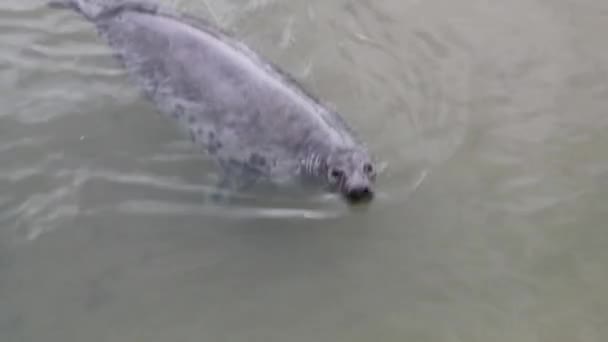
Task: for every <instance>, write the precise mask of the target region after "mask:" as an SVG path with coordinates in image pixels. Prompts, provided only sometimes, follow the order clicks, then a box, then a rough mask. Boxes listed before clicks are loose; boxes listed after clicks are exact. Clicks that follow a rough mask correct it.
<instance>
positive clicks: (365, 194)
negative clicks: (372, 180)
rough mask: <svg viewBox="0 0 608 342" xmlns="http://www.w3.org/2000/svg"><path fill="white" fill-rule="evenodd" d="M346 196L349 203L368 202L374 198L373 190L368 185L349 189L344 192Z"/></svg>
mask: <svg viewBox="0 0 608 342" xmlns="http://www.w3.org/2000/svg"><path fill="white" fill-rule="evenodd" d="M346 198H347V199H348V200H349V201H350V202H351V203H360V202H369V201H370V200H372V198H374V192H373V191H372V189H371V188H370V187H369V186H366V185H365V186H358V187H356V188H353V189H350V190H349V191H348V192H347V193H346Z"/></svg>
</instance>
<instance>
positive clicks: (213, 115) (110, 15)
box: [52, 0, 374, 194]
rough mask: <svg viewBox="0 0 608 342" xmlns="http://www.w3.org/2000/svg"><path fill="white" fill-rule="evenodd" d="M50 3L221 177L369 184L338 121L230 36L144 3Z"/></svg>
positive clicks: (366, 159)
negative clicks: (111, 57) (82, 24)
mask: <svg viewBox="0 0 608 342" xmlns="http://www.w3.org/2000/svg"><path fill="white" fill-rule="evenodd" d="M52 5H53V6H54V7H69V8H73V9H75V10H76V11H78V12H80V13H81V14H82V15H83V16H85V17H86V18H87V19H89V20H90V21H91V22H93V23H94V24H95V26H96V28H97V31H98V32H99V34H100V36H101V37H103V38H104V40H105V41H106V42H107V43H108V44H109V45H110V46H111V47H112V48H113V50H114V51H115V54H116V56H117V58H118V59H119V60H120V61H121V62H122V63H123V64H124V66H125V68H126V70H127V72H128V74H129V75H130V76H131V77H132V79H133V80H134V81H135V83H136V84H138V85H139V86H140V87H141V88H142V89H143V92H144V94H145V95H146V96H147V97H148V98H149V99H151V100H152V101H153V102H154V103H155V104H156V105H157V106H158V107H159V109H160V111H161V112H163V113H165V114H166V115H168V116H169V117H171V118H173V119H175V120H176V121H177V122H178V123H179V125H180V126H181V127H182V128H183V129H185V130H186V131H187V132H189V134H190V136H191V138H192V140H193V141H194V142H196V143H198V144H200V145H202V146H203V147H204V148H206V150H207V151H208V153H209V154H210V155H212V156H214V157H215V158H216V160H217V161H218V162H219V164H220V165H221V166H222V167H224V169H225V171H226V172H227V173H231V174H235V172H234V170H239V172H238V175H239V177H242V176H243V171H245V173H246V174H247V175H248V177H250V178H252V179H254V180H255V181H257V180H262V179H263V180H269V181H272V182H277V183H283V182H288V181H293V180H312V181H314V182H316V183H318V184H320V185H322V186H326V187H327V186H329V187H330V188H332V189H333V190H338V191H340V192H342V193H344V194H347V193H349V192H350V191H351V190H352V189H354V188H357V187H359V188H361V187H365V188H366V189H370V190H371V185H372V183H373V178H374V172H373V170H371V171H370V170H368V169H367V170H365V171H364V168H369V165H371V164H372V160H371V157H370V156H369V154H368V152H367V150H366V149H365V147H364V146H363V145H362V144H361V142H360V141H359V140H358V139H357V138H356V137H355V134H354V132H353V131H352V130H351V129H350V128H349V127H348V125H347V124H346V123H345V122H344V121H343V120H342V118H341V117H340V116H339V115H338V114H337V113H335V112H333V111H331V110H330V109H328V108H326V107H325V106H323V105H322V104H321V103H320V102H319V101H318V100H317V99H315V98H314V97H313V96H312V95H310V94H309V93H308V92H306V91H305V90H304V89H303V88H302V87H301V86H299V85H298V83H297V82H295V81H294V80H293V79H292V78H290V77H289V76H288V75H286V74H285V73H283V72H281V71H280V70H279V69H278V68H277V67H275V66H274V65H273V64H272V63H270V62H268V61H266V60H264V59H263V58H262V57H260V56H259V55H258V54H256V53H254V52H253V51H251V50H250V49H249V48H247V47H246V46H245V45H244V44H242V43H240V42H239V41H237V40H236V39H233V38H232V37H230V36H229V35H228V34H226V33H224V32H222V31H220V30H219V29H217V28H215V27H212V26H211V25H209V24H208V23H206V22H205V21H203V20H201V19H196V18H192V17H188V16H185V15H183V14H179V13H177V12H174V11H171V10H169V9H167V8H162V7H160V6H159V5H157V4H156V3H153V2H151V1H143V0H139V1H130V0H127V1H118V0H105V1H104V0H54V1H53V2H52ZM364 165H368V166H366V167H364ZM336 168H338V169H340V170H341V171H342V174H343V177H338V178H339V179H336V177H335V172H334V173H333V174H334V175H333V176H332V172H331V171H332V170H334V169H336Z"/></svg>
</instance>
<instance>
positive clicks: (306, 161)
mask: <svg viewBox="0 0 608 342" xmlns="http://www.w3.org/2000/svg"><path fill="white" fill-rule="evenodd" d="M326 171H327V158H326V157H325V156H323V155H321V154H318V153H311V154H308V155H306V156H305V157H304V158H303V159H302V160H301V161H300V174H301V175H302V176H305V177H306V178H314V179H317V178H319V177H322V176H324V175H325V173H326Z"/></svg>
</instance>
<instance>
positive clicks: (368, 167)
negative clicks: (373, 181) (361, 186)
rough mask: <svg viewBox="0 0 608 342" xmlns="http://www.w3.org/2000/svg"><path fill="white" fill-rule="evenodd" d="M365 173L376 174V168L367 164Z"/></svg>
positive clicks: (364, 168)
mask: <svg viewBox="0 0 608 342" xmlns="http://www.w3.org/2000/svg"><path fill="white" fill-rule="evenodd" d="M363 172H365V173H367V174H368V175H369V174H372V173H374V167H373V166H372V164H370V163H365V165H363Z"/></svg>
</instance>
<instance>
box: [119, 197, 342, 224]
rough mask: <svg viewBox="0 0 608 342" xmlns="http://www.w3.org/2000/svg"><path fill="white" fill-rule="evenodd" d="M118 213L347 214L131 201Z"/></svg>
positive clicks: (312, 217)
mask: <svg viewBox="0 0 608 342" xmlns="http://www.w3.org/2000/svg"><path fill="white" fill-rule="evenodd" d="M112 209H114V210H116V211H118V212H122V213H127V214H135V215H160V216H168V215H178V216H182V215H187V216H201V217H221V218H227V219H305V220H327V219H335V218H338V217H340V216H342V215H344V213H342V212H337V211H327V210H312V209H301V208H266V207H238V206H232V205H231V206H219V205H209V204H206V205H193V204H184V203H180V204H177V203H174V202H163V201H149V200H131V201H123V202H121V203H119V204H118V205H116V206H115V207H114V208H112Z"/></svg>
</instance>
